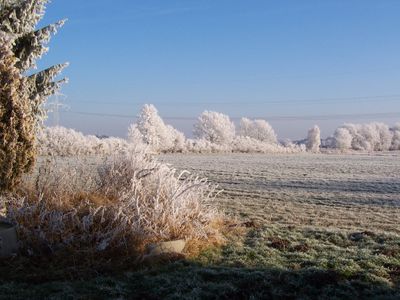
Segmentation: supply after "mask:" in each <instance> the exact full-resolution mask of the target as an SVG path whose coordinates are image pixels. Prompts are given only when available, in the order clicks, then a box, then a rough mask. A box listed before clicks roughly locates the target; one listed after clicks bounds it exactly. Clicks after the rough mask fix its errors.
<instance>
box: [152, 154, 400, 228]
mask: <svg viewBox="0 0 400 300" xmlns="http://www.w3.org/2000/svg"><path fill="white" fill-rule="evenodd" d="M160 159H161V160H162V161H164V162H167V163H170V164H171V165H173V166H174V167H175V168H177V169H187V170H189V171H191V172H192V173H195V174H199V175H200V176H205V177H207V178H209V180H210V181H211V182H213V183H216V184H218V185H219V186H220V187H221V188H222V189H223V190H224V192H223V193H222V194H221V195H220V196H219V197H218V199H217V201H218V205H219V207H221V208H223V209H224V210H225V211H227V212H228V213H232V214H235V215H239V216H241V217H243V218H244V219H251V220H257V221H261V222H263V223H264V224H265V223H273V224H275V225H277V224H280V225H295V226H296V227H314V228H315V227H325V228H332V229H345V230H357V229H360V230H367V229H368V230H374V231H383V232H393V233H400V225H399V222H400V153H398V152H397V153H381V154H371V155H368V154H357V155H329V154H320V155H311V154H298V155H293V154H291V155H251V154H233V155H176V154H175V155H163V156H161V157H160Z"/></svg>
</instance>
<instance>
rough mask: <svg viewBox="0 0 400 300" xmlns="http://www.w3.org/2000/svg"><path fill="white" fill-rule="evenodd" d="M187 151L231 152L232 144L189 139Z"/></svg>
mask: <svg viewBox="0 0 400 300" xmlns="http://www.w3.org/2000/svg"><path fill="white" fill-rule="evenodd" d="M185 152H188V153H203V154H207V153H231V152H232V147H231V145H220V144H215V143H212V142H210V141H208V140H205V139H187V140H186V142H185Z"/></svg>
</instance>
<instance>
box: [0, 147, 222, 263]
mask: <svg viewBox="0 0 400 300" xmlns="http://www.w3.org/2000/svg"><path fill="white" fill-rule="evenodd" d="M35 174H36V175H35V176H34V177H33V176H30V177H29V178H27V179H26V181H25V182H24V184H23V186H22V187H21V189H20V190H19V191H18V193H16V194H15V195H14V196H13V197H11V198H5V197H3V198H1V201H0V209H4V208H5V211H6V216H5V217H6V218H7V220H8V221H10V222H12V223H13V224H15V225H16V228H17V231H18V236H19V239H20V241H21V243H22V248H21V253H25V254H29V255H34V256H42V255H44V256H48V255H57V254H60V255H64V256H65V259H68V258H69V257H70V258H72V257H73V259H82V260H83V262H84V261H86V260H90V259H93V260H94V262H93V263H94V264H96V263H97V260H99V259H101V258H103V257H105V258H107V259H111V262H113V261H114V262H115V261H118V260H123V259H129V260H131V261H134V260H135V258H138V257H139V256H140V255H141V254H143V251H144V246H145V245H147V244H148V243H150V242H158V241H166V240H174V239H181V238H182V239H186V240H188V241H190V240H199V241H202V242H203V243H208V242H210V241H211V240H213V238H216V237H217V236H218V230H217V229H216V227H215V222H216V221H217V220H218V218H219V215H218V214H217V213H216V211H214V210H213V209H212V208H211V207H210V203H211V201H212V200H213V197H214V195H215V192H214V191H215V190H214V187H213V186H210V185H209V184H208V183H207V181H206V180H205V179H199V178H197V177H193V176H190V175H188V173H187V172H182V173H179V174H178V173H176V171H175V170H173V169H170V168H169V167H167V166H166V165H164V164H160V163H158V162H156V161H153V160H151V159H150V158H149V157H148V156H146V155H145V154H144V153H142V154H137V153H136V154H135V155H132V154H124V155H117V156H111V157H109V158H108V159H106V160H105V161H104V162H102V163H100V164H99V165H97V167H96V166H93V164H90V163H89V164H88V163H87V162H86V161H84V160H79V159H76V158H74V160H71V161H70V164H65V159H64V161H63V164H60V163H58V162H57V161H46V162H45V163H44V164H43V165H41V166H40V168H39V170H38V171H37V173H35ZM71 253H72V254H71ZM80 254H81V255H80ZM83 262H82V261H81V262H80V263H83Z"/></svg>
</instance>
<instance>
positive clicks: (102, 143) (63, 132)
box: [37, 126, 146, 157]
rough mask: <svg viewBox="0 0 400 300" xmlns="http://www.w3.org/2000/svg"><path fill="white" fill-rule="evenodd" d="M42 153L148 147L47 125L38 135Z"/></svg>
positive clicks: (78, 153) (92, 152) (109, 151)
mask: <svg viewBox="0 0 400 300" xmlns="http://www.w3.org/2000/svg"><path fill="white" fill-rule="evenodd" d="M37 140H38V148H39V153H40V155H43V156H47V155H52V156H76V157H79V156H82V155H103V156H104V155H113V154H118V153H126V152H129V153H137V152H141V151H143V150H144V149H146V147H145V145H143V144H141V143H129V142H128V141H126V140H124V139H120V138H113V137H111V138H105V139H99V138H97V137H96V136H93V135H83V134H82V133H81V132H77V131H75V130H73V129H68V128H64V127H60V126H58V127H46V128H44V129H43V130H42V131H41V132H40V133H39V135H38V137H37Z"/></svg>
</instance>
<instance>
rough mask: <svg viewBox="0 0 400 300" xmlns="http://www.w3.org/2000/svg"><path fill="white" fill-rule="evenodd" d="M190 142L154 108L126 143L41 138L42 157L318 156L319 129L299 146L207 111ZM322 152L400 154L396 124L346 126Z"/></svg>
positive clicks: (69, 136)
mask: <svg viewBox="0 0 400 300" xmlns="http://www.w3.org/2000/svg"><path fill="white" fill-rule="evenodd" d="M193 133H194V138H193V139H190V138H186V137H185V136H184V134H183V133H182V132H180V131H178V130H177V129H175V128H173V127H172V126H171V125H168V124H165V122H164V121H163V119H162V118H161V117H160V115H159V114H158V111H157V109H156V108H155V107H154V106H153V105H145V106H143V108H142V110H141V111H140V113H139V115H138V117H137V121H136V122H135V123H133V124H132V125H130V127H129V129H128V139H127V140H125V139H120V138H106V139H100V138H98V137H96V136H85V135H83V134H82V133H79V132H76V131H74V130H72V129H66V128H62V127H55V128H46V129H45V130H44V131H43V132H42V134H41V135H40V136H39V138H38V140H39V145H40V147H41V152H42V154H45V155H48V154H56V155H91V154H101V155H108V154H112V153H116V152H126V151H129V152H132V151H140V150H143V149H145V148H146V149H147V150H150V151H152V152H155V153H161V152H164V153H168V152H192V153H230V152H240V153H297V152H304V151H309V152H319V151H320V148H321V132H320V129H319V127H318V126H314V127H313V128H311V129H310V130H309V131H308V135H307V138H306V139H305V140H304V141H302V142H299V143H292V142H290V141H284V142H279V141H278V138H277V135H276V133H275V131H274V129H273V128H272V127H271V125H270V124H269V123H268V122H267V121H265V120H250V119H248V118H242V119H241V120H240V122H239V126H238V127H236V126H235V124H234V123H233V122H232V121H231V120H230V118H229V116H227V115H224V114H222V113H218V112H213V111H205V112H203V113H202V114H201V115H200V116H199V118H198V120H197V122H196V124H195V125H194V130H193ZM323 146H324V147H325V148H331V149H338V150H340V151H347V150H363V151H387V150H400V124H398V125H396V126H394V127H392V128H389V126H387V125H385V124H382V123H370V124H345V125H343V126H341V127H339V128H338V129H336V131H335V133H334V135H333V136H332V137H330V138H328V139H327V140H326V141H325V142H324V145H323Z"/></svg>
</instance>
